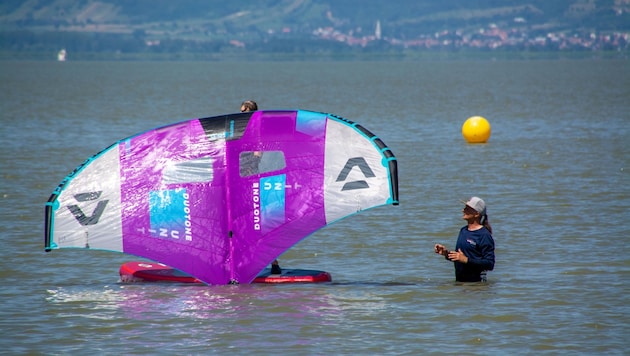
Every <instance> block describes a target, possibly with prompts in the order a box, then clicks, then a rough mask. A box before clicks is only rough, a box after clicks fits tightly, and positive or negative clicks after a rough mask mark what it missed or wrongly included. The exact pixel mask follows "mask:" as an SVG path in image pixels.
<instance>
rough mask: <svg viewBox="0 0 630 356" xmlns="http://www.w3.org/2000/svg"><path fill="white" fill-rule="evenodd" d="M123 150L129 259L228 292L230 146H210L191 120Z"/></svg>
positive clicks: (148, 134)
mask: <svg viewBox="0 0 630 356" xmlns="http://www.w3.org/2000/svg"><path fill="white" fill-rule="evenodd" d="M119 150H120V170H121V171H120V176H121V200H122V215H121V216H122V229H123V236H124V238H123V249H124V252H126V253H131V254H134V255H138V256H143V257H146V258H149V259H152V260H155V261H159V262H162V263H165V264H169V265H171V266H176V268H178V269H180V270H183V271H185V272H187V273H190V274H192V275H194V276H197V277H198V278H199V279H201V280H203V281H205V282H207V283H212V284H225V283H226V281H228V280H229V266H227V265H226V263H225V261H226V260H227V258H228V256H229V248H228V245H227V238H226V237H227V233H228V231H227V225H226V220H227V219H226V211H227V209H226V198H225V187H226V180H225V173H224V172H225V163H224V162H225V159H224V158H225V140H223V139H216V140H210V139H209V138H208V135H206V133H205V132H204V130H203V128H202V127H201V125H200V123H199V121H197V120H192V121H188V122H184V123H180V124H177V125H172V126H168V127H165V128H161V129H157V130H153V131H149V132H146V133H144V134H141V135H139V136H135V137H132V138H130V139H128V140H126V141H123V142H121V143H120V148H119Z"/></svg>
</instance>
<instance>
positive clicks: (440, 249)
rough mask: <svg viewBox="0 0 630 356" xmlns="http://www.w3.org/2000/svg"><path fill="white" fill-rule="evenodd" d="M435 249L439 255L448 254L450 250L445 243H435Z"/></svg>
mask: <svg viewBox="0 0 630 356" xmlns="http://www.w3.org/2000/svg"><path fill="white" fill-rule="evenodd" d="M433 251H435V253H437V254H438V255H442V256H446V253H447V252H448V250H447V249H446V247H444V245H442V244H435V247H433Z"/></svg>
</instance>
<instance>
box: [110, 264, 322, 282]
mask: <svg viewBox="0 0 630 356" xmlns="http://www.w3.org/2000/svg"><path fill="white" fill-rule="evenodd" d="M119 273H120V280H121V282H123V283H135V282H176V283H202V282H201V281H199V280H198V279H197V278H195V277H193V276H190V275H188V274H186V273H184V272H182V271H179V270H177V269H174V268H172V267H169V266H167V265H165V264H162V263H157V262H143V261H132V262H126V263H123V264H122V265H121V266H120V271H119ZM330 281H332V277H331V276H330V273H328V272H324V271H317V270H309V269H284V268H283V269H282V273H281V274H271V270H270V269H265V270H264V271H263V272H261V273H260V274H259V275H258V276H257V277H256V278H255V279H254V280H253V281H252V283H319V282H330Z"/></svg>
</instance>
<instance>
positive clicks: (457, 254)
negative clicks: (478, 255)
mask: <svg viewBox="0 0 630 356" xmlns="http://www.w3.org/2000/svg"><path fill="white" fill-rule="evenodd" d="M447 257H448V259H449V260H451V261H453V262H461V263H468V257H466V255H464V253H463V252H462V249H461V248H460V249H458V250H457V251H449V252H448V256H447Z"/></svg>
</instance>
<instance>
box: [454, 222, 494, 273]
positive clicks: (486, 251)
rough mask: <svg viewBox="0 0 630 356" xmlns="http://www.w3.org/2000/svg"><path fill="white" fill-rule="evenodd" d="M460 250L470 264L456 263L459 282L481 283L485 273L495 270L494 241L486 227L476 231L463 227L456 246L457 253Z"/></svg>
mask: <svg viewBox="0 0 630 356" xmlns="http://www.w3.org/2000/svg"><path fill="white" fill-rule="evenodd" d="M459 249H462V252H463V253H464V255H466V257H468V263H461V262H454V263H455V280H457V281H458V282H479V281H481V280H482V278H481V273H482V272H483V271H492V269H494V239H493V238H492V234H490V231H488V229H486V228H485V227H482V228H481V229H479V230H475V231H470V230H468V226H464V227H462V228H461V230H459V236H458V237H457V244H456V245H455V251H458V250H459Z"/></svg>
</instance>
